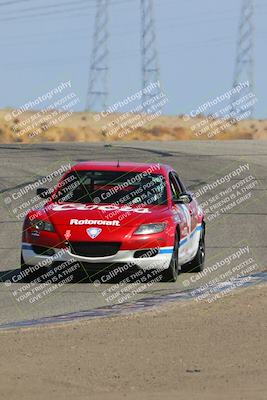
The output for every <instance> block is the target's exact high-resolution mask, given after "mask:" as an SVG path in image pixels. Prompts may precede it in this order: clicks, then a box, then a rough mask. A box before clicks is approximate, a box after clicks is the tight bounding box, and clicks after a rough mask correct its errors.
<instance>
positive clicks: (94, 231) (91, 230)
mask: <svg viewBox="0 0 267 400" xmlns="http://www.w3.org/2000/svg"><path fill="white" fill-rule="evenodd" d="M86 232H87V234H88V235H89V236H90V238H91V239H95V238H96V237H97V236H98V235H100V233H101V232H102V229H101V228H88V229H86Z"/></svg>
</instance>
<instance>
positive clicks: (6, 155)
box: [0, 141, 267, 324]
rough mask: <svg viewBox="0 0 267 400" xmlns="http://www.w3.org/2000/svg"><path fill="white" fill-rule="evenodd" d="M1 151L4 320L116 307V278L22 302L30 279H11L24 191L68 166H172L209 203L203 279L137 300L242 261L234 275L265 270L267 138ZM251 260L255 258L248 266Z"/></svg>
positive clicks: (161, 286) (160, 286)
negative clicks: (88, 162)
mask: <svg viewBox="0 0 267 400" xmlns="http://www.w3.org/2000/svg"><path fill="white" fill-rule="evenodd" d="M0 154H1V158H0V162H1V177H0V182H1V186H0V190H1V197H0V208H1V214H0V226H1V230H0V235H1V241H0V255H1V257H0V260H1V264H0V278H1V284H0V285H1V290H0V296H1V297H0V303H1V313H0V324H5V323H10V322H14V321H22V320H30V319H38V318H43V317H50V316H55V315H59V314H67V313H75V312H79V311H84V310H94V309H96V308H99V307H106V306H109V305H112V304H116V299H114V300H112V301H110V300H107V291H108V290H110V288H111V287H112V285H113V286H114V283H111V284H109V285H108V284H102V285H99V286H96V285H94V284H92V283H90V280H86V281H85V280H82V282H81V283H79V282H74V283H69V284H65V285H62V286H59V287H57V288H56V289H55V290H51V292H50V293H49V294H47V295H46V296H43V297H42V298H41V299H40V300H38V301H36V302H34V303H30V302H29V301H28V300H27V299H22V300H19V296H20V295H21V294H22V293H23V292H22V287H23V285H24V286H25V284H20V283H17V284H14V283H11V284H10V279H11V277H12V275H16V274H17V273H18V268H19V262H20V241H21V230H22V220H23V218H22V217H21V216H20V215H19V214H20V212H19V211H18V210H25V209H26V208H25V207H26V205H25V204H24V203H27V200H26V196H27V195H29V194H30V196H32V197H33V195H34V192H32V193H27V195H26V194H25V196H24V194H23V190H21V189H23V188H25V187H26V186H27V185H29V184H33V183H34V182H35V181H37V180H38V179H40V178H42V177H44V176H47V175H49V174H51V173H52V172H53V171H55V170H57V169H58V168H59V167H60V166H61V165H66V164H68V163H71V164H74V163H76V162H79V161H85V160H118V159H119V160H121V161H135V162H160V163H165V164H170V165H172V166H173V167H174V168H175V169H176V170H177V172H178V173H179V175H180V176H181V178H182V179H183V180H184V182H185V184H186V185H187V187H188V189H189V190H191V191H193V192H195V193H198V195H199V198H198V199H199V201H200V203H202V204H204V208H205V209H206V211H207V236H206V246H207V253H206V254H207V259H206V271H208V272H206V273H205V274H203V276H202V277H201V278H199V279H197V278H196V274H189V273H186V274H181V275H180V276H179V277H178V280H177V282H176V283H162V282H160V283H154V284H153V285H151V286H148V287H147V288H145V289H144V290H142V291H140V292H139V293H137V294H134V295H133V296H132V297H131V299H130V301H136V300H138V299H143V298H151V297H153V296H155V297H158V296H161V295H169V294H170V293H178V292H182V291H185V290H192V289H194V288H197V287H199V286H201V285H203V284H205V283H208V282H211V280H214V279H216V277H219V276H220V274H223V273H225V274H227V271H229V269H233V268H234V267H235V266H236V265H238V264H240V263H241V262H244V267H242V268H241V269H236V271H235V273H237V272H239V273H243V272H246V271H248V270H249V267H251V266H253V268H251V271H250V273H257V272H260V271H265V270H266V264H267V262H266V259H267V245H266V237H267V201H266V199H267V197H266V194H267V192H266V188H267V141H226V142H216V141H201V142H186V141H184V142H182V141H181V142H143V143H141V142H123V143H119V142H116V143H115V144H112V145H104V144H100V143H93V144H92V143H90V144H89V143H55V144H53V143H49V144H38V145H20V144H16V145H1V146H0ZM56 180H58V178H57V179H56ZM209 185H210V186H209ZM44 186H45V185H44ZM237 191H238V192H237ZM14 193H16V195H15V197H16V199H14V198H13V196H14ZM18 194H20V197H19V196H18ZM216 196H217V197H216ZM28 198H29V197H27V199H28ZM240 249H241V250H240ZM229 257H230V258H229ZM249 259H251V260H252V261H250V262H249V261H248V262H247V264H246V261H247V260H249ZM215 265H216V268H215V267H214V266H215ZM211 267H212V268H211ZM213 267H214V268H213ZM204 272H205V271H204ZM228 276H230V275H228ZM225 280H226V279H223V280H222V281H225ZM220 282H221V279H220ZM213 283H214V282H213ZM108 293H111V292H108Z"/></svg>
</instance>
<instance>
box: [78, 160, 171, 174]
mask: <svg viewBox="0 0 267 400" xmlns="http://www.w3.org/2000/svg"><path fill="white" fill-rule="evenodd" d="M148 169H152V171H151V173H163V174H164V173H165V174H166V173H168V172H169V171H172V170H173V168H171V167H170V166H169V165H163V164H160V163H135V162H121V161H120V162H119V164H118V161H85V162H80V163H79V164H76V165H74V166H73V167H72V168H71V170H75V171H77V170H79V171H80V170H98V171H135V172H144V171H147V170H148Z"/></svg>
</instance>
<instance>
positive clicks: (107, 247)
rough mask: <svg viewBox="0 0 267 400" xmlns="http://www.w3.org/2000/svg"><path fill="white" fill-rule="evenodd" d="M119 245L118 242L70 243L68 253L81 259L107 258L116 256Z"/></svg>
mask: <svg viewBox="0 0 267 400" xmlns="http://www.w3.org/2000/svg"><path fill="white" fill-rule="evenodd" d="M120 245H121V243H119V242H94V243H92V242H70V251H71V253H72V254H75V255H77V256H83V257H107V256H113V255H114V254H116V253H117V252H118V251H119V249H120Z"/></svg>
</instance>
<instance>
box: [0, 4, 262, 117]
mask: <svg viewBox="0 0 267 400" xmlns="http://www.w3.org/2000/svg"><path fill="white" fill-rule="evenodd" d="M110 1H111V3H113V4H111V5H110V13H109V32H110V58H109V61H110V72H109V90H110V96H109V100H108V104H113V103H115V102H116V101H117V100H121V99H123V98H124V97H126V96H128V95H130V94H133V93H135V92H136V91H138V90H139V89H140V88H141V55H140V1H139V0H110ZM60 4H61V5H62V6H59V5H60ZM95 4H96V1H94V0H87V1H86V0H73V1H71V0H19V1H18V0H0V34H1V35H0V46H1V49H2V51H1V59H0V66H1V73H0V83H1V96H0V108H5V107H15V108H18V107H19V106H20V105H21V104H24V103H25V102H27V101H28V100H31V99H34V98H36V97H38V96H39V95H42V94H44V93H46V92H47V91H48V90H49V89H51V88H53V87H55V86H57V85H58V84H59V82H62V81H67V80H71V82H72V87H73V90H74V91H75V92H76V94H77V95H78V96H79V98H80V103H79V105H78V106H77V108H76V110H83V109H84V107H85V100H86V91H87V84H88V77H89V65H90V56H91V50H92V44H93V42H92V36H93V28H94V16H95V10H96V8H95ZM50 5H51V6H52V5H56V7H51V8H49V7H48V6H50ZM39 7H46V8H39ZM154 8H155V24H156V34H157V43H158V55H159V65H160V70H161V82H162V84H163V86H164V89H165V92H166V94H167V96H168V98H169V103H168V106H167V107H166V112H167V113H168V114H181V113H186V112H189V111H190V110H191V109H194V108H196V107H197V106H198V105H200V104H202V103H203V102H205V101H206V100H208V99H210V98H213V97H216V96H217V95H221V94H223V93H224V92H225V91H226V90H228V89H230V88H231V85H232V80H233V70H234V62H235V52H236V39H237V28H238V23H239V15H240V9H241V0H224V1H219V0H202V1H200V0H154ZM62 10H63V12H62ZM266 17H267V2H266V0H255V18H254V19H255V33H254V36H255V49H254V54H255V86H256V88H255V92H256V95H257V97H258V103H257V106H256V109H255V116H256V117H257V118H266V117H267V101H266V98H267V97H266V90H267V78H266V71H267V56H266V46H265V43H266V39H267V24H266Z"/></svg>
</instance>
